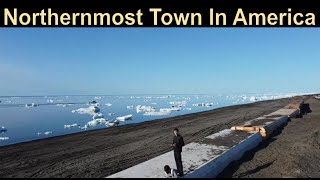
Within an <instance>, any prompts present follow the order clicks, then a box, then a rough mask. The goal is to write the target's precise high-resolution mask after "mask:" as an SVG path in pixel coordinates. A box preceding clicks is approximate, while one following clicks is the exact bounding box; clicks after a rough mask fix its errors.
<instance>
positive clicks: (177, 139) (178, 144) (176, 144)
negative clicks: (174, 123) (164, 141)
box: [171, 128, 184, 177]
mask: <svg viewBox="0 0 320 180" xmlns="http://www.w3.org/2000/svg"><path fill="white" fill-rule="evenodd" d="M173 133H174V137H173V142H172V144H171V146H172V147H173V151H174V159H175V161H176V165H177V171H178V176H180V177H181V176H183V166H182V158H181V152H182V147H183V146H184V141H183V137H182V136H181V135H180V134H179V129H178V128H175V129H174V131H173Z"/></svg>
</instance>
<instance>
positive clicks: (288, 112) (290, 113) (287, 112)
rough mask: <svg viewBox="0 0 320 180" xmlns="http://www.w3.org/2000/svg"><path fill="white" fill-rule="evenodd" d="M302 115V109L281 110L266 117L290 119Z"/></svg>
mask: <svg viewBox="0 0 320 180" xmlns="http://www.w3.org/2000/svg"><path fill="white" fill-rule="evenodd" d="M299 114H300V109H285V108H282V109H279V110H277V111H275V112H273V113H271V114H268V115H266V116H265V117H268V116H269V117H270V116H288V117H290V118H295V117H296V116H297V115H299Z"/></svg>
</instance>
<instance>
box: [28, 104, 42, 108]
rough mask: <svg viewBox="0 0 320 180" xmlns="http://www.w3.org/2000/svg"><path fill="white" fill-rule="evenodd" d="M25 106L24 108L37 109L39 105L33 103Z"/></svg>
mask: <svg viewBox="0 0 320 180" xmlns="http://www.w3.org/2000/svg"><path fill="white" fill-rule="evenodd" d="M25 106H26V108H30V107H37V106H39V105H38V104H35V103H32V104H26V105H25Z"/></svg>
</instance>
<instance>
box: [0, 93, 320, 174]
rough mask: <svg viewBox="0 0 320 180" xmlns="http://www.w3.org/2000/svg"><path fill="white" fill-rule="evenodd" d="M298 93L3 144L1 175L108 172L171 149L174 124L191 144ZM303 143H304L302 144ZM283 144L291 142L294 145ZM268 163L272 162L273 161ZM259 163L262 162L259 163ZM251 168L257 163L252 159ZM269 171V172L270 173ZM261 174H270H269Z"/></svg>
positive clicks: (270, 109)
mask: <svg viewBox="0 0 320 180" xmlns="http://www.w3.org/2000/svg"><path fill="white" fill-rule="evenodd" d="M300 98H307V99H309V98H308V96H303V97H295V98H289V99H281V100H272V101H264V102H257V103H252V104H247V105H238V106H231V107H226V108H221V109H216V110H212V111H206V112H201V113H193V114H188V115H184V116H179V117H174V118H167V119H162V120H156V121H149V122H144V123H139V124H131V125H124V126H119V127H112V128H107V129H101V130H93V131H88V132H84V133H78V134H72V135H66V136H61V137H53V138H49V139H45V140H38V141H33V142H27V143H21V144H16V145H10V146H6V147H2V148H0V164H1V166H0V177H106V176H108V175H110V174H112V173H116V172H118V171H121V170H123V169H126V168H129V167H131V166H134V165H136V164H139V163H141V162H143V161H146V160H148V159H150V158H153V157H156V156H158V155H160V154H163V153H165V152H168V151H170V150H171V148H170V147H169V146H168V144H169V143H171V142H172V137H173V132H172V130H173V128H175V127H178V128H179V129H180V131H181V134H182V136H183V137H184V140H185V143H190V142H193V141H197V140H199V139H201V138H204V137H206V136H208V135H210V134H213V133H216V132H218V131H220V130H223V129H226V128H230V127H232V126H234V125H240V124H243V123H244V122H245V121H248V120H251V119H254V118H257V117H260V116H262V115H265V114H269V113H271V112H273V111H276V110H278V109H280V108H282V107H284V106H285V105H287V104H288V103H289V102H290V101H291V100H292V99H300ZM308 101H309V100H308ZM310 101H312V102H313V104H312V105H311V106H313V105H314V106H317V108H318V109H319V108H320V101H319V102H314V101H316V100H310ZM311 108H313V107H311ZM315 110H316V108H315ZM316 111H317V110H316ZM318 112H319V111H317V112H316V113H318ZM316 113H312V114H310V117H312V115H313V114H314V116H315V117H318V119H319V116H320V114H319V113H318V114H316ZM306 117H307V116H306ZM308 117H309V115H308ZM315 117H314V118H315ZM310 121H312V120H310ZM312 122H313V126H315V123H318V124H317V126H319V124H320V123H319V122H320V121H315V120H313V121H312ZM300 126H301V127H300V128H301V131H302V130H305V129H304V128H303V127H305V128H307V127H306V126H308V127H309V126H310V128H311V127H312V125H305V123H301V124H300ZM319 127H320V126H319ZM307 129H308V128H307ZM316 132H317V131H315V132H314V133H315V134H314V135H310V137H309V136H307V135H306V138H307V139H303V138H301V137H297V136H295V137H296V141H311V139H310V138H311V136H312V137H313V136H315V137H319V136H318V135H319V133H318V135H317V133H316ZM307 133H310V134H311V133H313V131H310V130H309V131H306V132H304V134H307ZM308 138H309V139H308ZM315 141H316V140H315ZM300 144H302V145H303V143H300ZM283 146H285V147H291V146H290V145H283ZM295 148H302V147H298V146H297V147H295ZM278 150H279V152H281V153H289V154H290V153H291V154H292V153H293V152H292V151H293V149H290V152H288V149H278ZM294 151H297V150H294ZM298 152H299V151H297V152H295V153H298ZM273 153H274V152H273ZM271 155H272V154H271ZM249 156H250V155H249ZM272 157H273V156H271V158H272ZM309 157H310V158H312V157H313V156H312V155H310V156H309ZM259 162H260V161H259ZM265 162H267V163H268V162H269V160H268V161H267V160H265ZM299 162H302V163H306V162H307V161H303V159H302V160H301V161H299ZM318 162H319V161H318ZM261 163H263V162H261ZM295 163H296V162H295ZM318 164H320V163H318ZM240 165H241V163H240ZM256 165H257V166H258V165H259V164H257V163H256ZM292 166H293V165H292ZM251 167H252V168H254V164H253V165H252V166H251ZM229 169H234V170H235V169H238V170H239V173H240V174H241V173H242V171H240V170H241V168H238V165H233V166H232V167H230V168H229ZM243 171H246V169H244V170H243ZM237 172H238V171H229V172H224V176H233V174H237ZM269 173H270V174H269V176H271V175H272V172H269ZM263 175H264V176H265V177H268V173H266V174H263Z"/></svg>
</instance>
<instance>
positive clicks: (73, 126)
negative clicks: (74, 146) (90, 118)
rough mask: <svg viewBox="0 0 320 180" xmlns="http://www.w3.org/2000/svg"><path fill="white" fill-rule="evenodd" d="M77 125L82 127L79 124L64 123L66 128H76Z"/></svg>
mask: <svg viewBox="0 0 320 180" xmlns="http://www.w3.org/2000/svg"><path fill="white" fill-rule="evenodd" d="M75 127H80V126H79V125H78V124H70V125H64V128H65V129H71V128H75Z"/></svg>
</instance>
